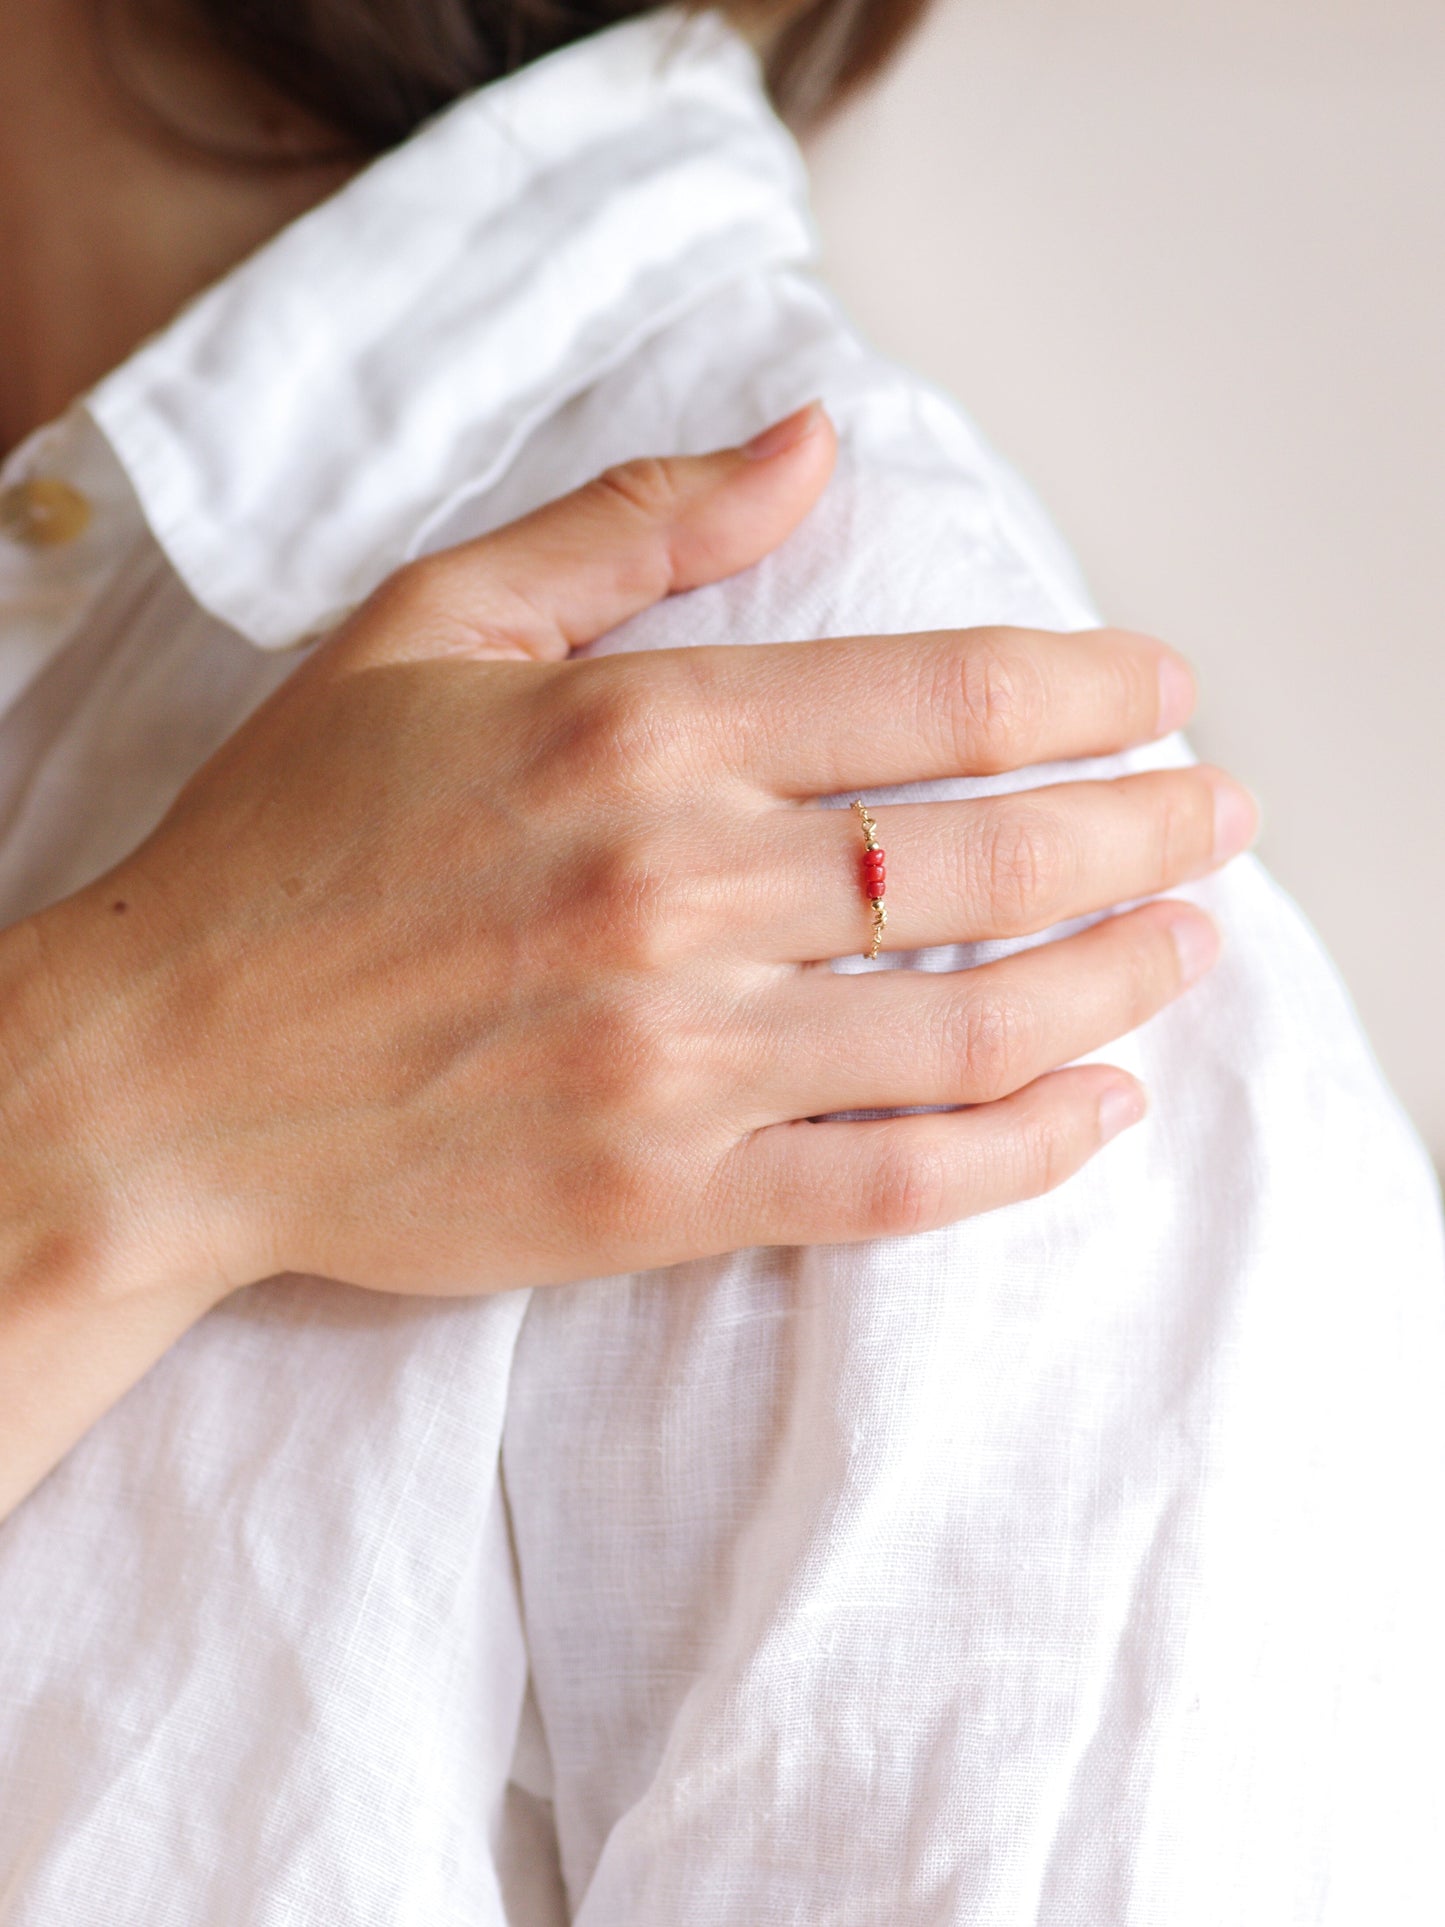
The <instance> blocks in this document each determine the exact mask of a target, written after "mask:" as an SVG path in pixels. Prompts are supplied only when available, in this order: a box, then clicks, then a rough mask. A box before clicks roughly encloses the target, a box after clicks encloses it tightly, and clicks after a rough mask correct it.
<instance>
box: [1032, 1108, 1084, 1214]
mask: <svg viewBox="0 0 1445 1927" xmlns="http://www.w3.org/2000/svg"><path fill="white" fill-rule="evenodd" d="M1021 1150H1022V1158H1021V1172H1020V1175H1021V1179H1022V1184H1023V1190H1022V1193H1021V1195H1022V1196H1024V1197H1033V1198H1036V1197H1042V1196H1043V1194H1044V1193H1045V1192H1046V1191H1056V1190H1057V1189H1058V1188H1059V1186H1060V1185H1061V1184H1062V1183H1063V1182H1064V1180H1065V1178H1068V1177H1071V1176H1072V1175H1073V1172H1074V1169H1075V1167H1076V1165H1077V1162H1078V1160H1077V1157H1076V1156H1075V1152H1074V1138H1073V1133H1072V1132H1071V1131H1070V1129H1069V1127H1068V1122H1067V1120H1066V1119H1065V1118H1064V1117H1062V1116H1061V1115H1060V1114H1059V1113H1058V1112H1056V1111H1043V1112H1041V1113H1039V1114H1038V1115H1036V1116H1035V1117H1033V1118H1031V1119H1030V1120H1029V1122H1028V1124H1027V1125H1026V1126H1025V1127H1024V1132H1023V1142H1022V1146H1021Z"/></svg>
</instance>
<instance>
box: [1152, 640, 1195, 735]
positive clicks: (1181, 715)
mask: <svg viewBox="0 0 1445 1927" xmlns="http://www.w3.org/2000/svg"><path fill="white" fill-rule="evenodd" d="M1193 714H1194V677H1193V674H1192V672H1191V671H1190V669H1189V666H1188V664H1187V663H1184V662H1181V661H1180V659H1179V658H1178V656H1171V655H1169V654H1168V653H1167V652H1166V653H1165V654H1164V655H1162V656H1161V657H1160V658H1159V734H1160V735H1161V736H1168V735H1170V734H1171V732H1172V731H1174V730H1176V729H1180V728H1182V727H1183V725H1184V724H1185V723H1187V722H1188V721H1189V718H1190V717H1191V716H1192V715H1193Z"/></svg>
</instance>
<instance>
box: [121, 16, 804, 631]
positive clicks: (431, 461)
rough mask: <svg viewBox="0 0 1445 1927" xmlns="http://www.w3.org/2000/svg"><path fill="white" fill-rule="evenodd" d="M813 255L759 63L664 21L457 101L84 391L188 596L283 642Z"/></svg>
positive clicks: (798, 182)
mask: <svg viewBox="0 0 1445 1927" xmlns="http://www.w3.org/2000/svg"><path fill="white" fill-rule="evenodd" d="M812 251H813V236H812V229H811V225H810V223H809V220H808V217H807V213H806V195H805V188H804V182H803V173H802V165H801V161H800V159H799V157H798V154H797V150H796V148H795V147H794V145H793V143H792V141H791V140H790V138H789V137H788V135H787V134H786V133H785V132H784V131H783V129H782V128H781V127H780V126H779V124H778V122H777V121H776V119H775V118H774V116H773V114H772V112H771V110H770V109H769V107H768V104H767V101H766V98H765V96H764V93H763V89H762V85H761V81H760V78H759V74H758V67H757V62H756V59H755V57H754V55H753V54H752V52H751V50H750V49H749V48H748V47H747V46H746V45H745V43H744V42H743V41H742V40H740V39H739V38H738V36H737V35H736V34H735V33H734V32H733V31H732V30H731V29H729V28H728V27H726V26H725V25H723V24H722V23H721V22H720V21H719V20H717V19H716V18H715V17H712V16H706V15H704V16H700V17H698V16H689V15H686V14H683V13H681V12H680V11H676V10H673V9H668V10H666V11H664V12H660V13H657V14H653V15H649V16H645V17H643V18H641V19H636V20H632V21H628V22H626V23H624V24H622V25H620V26H617V27H614V28H610V29H608V30H607V31H605V32H603V33H600V34H597V35H595V36H592V37H590V38H589V39H587V40H584V41H581V42H578V43H576V44H575V45H573V46H570V47H567V48H564V49H563V50H562V51H561V52H559V53H556V54H553V55H551V56H549V57H548V58H546V59H544V60H541V61H538V62H537V63H536V64H535V65H533V66H530V67H527V68H525V69H523V70H522V71H521V72H520V73H518V74H516V75H514V76H512V77H510V78H508V79H506V80H502V81H499V82H497V83H495V84H494V85H492V86H489V87H486V88H483V89H482V90H481V91H480V92H478V93H476V94H474V95H472V96H470V97H468V98H467V99H465V100H463V101H461V102H459V103H458V104H457V105H456V106H455V107H453V108H451V109H449V110H448V111H446V112H445V113H443V114H442V115H441V116H439V117H438V118H437V119H436V120H434V121H432V122H431V123H429V124H428V125H427V126H426V127H425V128H423V129H422V130H421V132H420V133H418V134H417V135H416V136H415V137H414V138H413V139H412V140H410V141H409V142H407V143H406V144H405V145H404V146H403V147H400V148H397V149H395V150H394V151H392V152H391V153H389V154H387V155H385V156H383V157H382V158H381V159H380V160H378V161H376V162H375V163H374V164H373V165H371V166H370V167H369V168H367V169H366V170H365V171H364V172H363V173H361V174H359V175H358V176H356V177H355V178H354V179H353V180H352V181H351V182H350V183H348V185H347V186H346V187H344V188H343V189H342V190H341V191H340V193H338V194H337V195H335V196H333V197H332V198H331V199H330V200H328V201H327V202H325V203H324V204H322V205H321V206H319V207H318V208H316V209H314V210H313V211H312V212H310V213H309V214H307V215H305V216H304V217H303V218H302V219H300V220H299V221H296V222H295V223H293V224H292V225H291V226H290V227H288V228H287V229H286V230H284V232H282V233H281V234H280V235H279V236H277V238H276V239H275V240H273V241H271V242H270V243H269V244H268V245H267V246H266V247H264V248H263V249H262V250H261V251H260V252H259V253H257V254H256V255H254V256H253V257H251V259H249V260H248V261H246V262H245V263H244V264H243V265H242V266H241V267H239V268H238V269H237V270H235V272H233V273H232V274H230V275H229V276H227V277H226V279H225V280H223V281H221V282H219V283H218V284H217V285H216V286H214V287H213V288H211V289H210V290H209V291H208V292H207V293H205V294H204V295H202V296H201V297H200V298H199V300H197V301H196V302H194V303H193V304H192V305H191V306H190V307H189V308H188V309H186V311H185V312H184V313H183V314H182V315H180V316H179V317H178V318H177V320H176V321H174V322H173V323H172V324H171V325H170V326H169V327H168V328H166V329H165V330H164V331H163V332H162V333H161V334H160V335H158V336H156V337H155V338H154V339H153V340H152V341H151V342H149V343H148V344H147V345H146V346H144V347H143V348H142V349H141V350H140V351H139V352H138V353H137V354H135V355H134V356H132V357H131V359H130V360H129V361H127V362H126V363H125V364H124V365H123V366H122V367H121V368H119V369H118V370H117V371H116V372H115V373H114V374H113V375H111V376H110V377H108V378H107V379H106V380H104V381H103V382H101V384H100V385H99V387H98V388H96V389H95V390H94V391H93V392H92V393H91V395H90V396H89V397H88V399H87V404H86V405H87V407H88V409H89V412H90V414H91V416H92V417H93V419H94V421H95V422H96V423H97V424H98V425H99V427H100V429H101V430H102V432H103V433H104V435H105V436H106V438H107V439H108V441H109V442H110V444H111V447H112V448H113V449H114V451H115V453H116V455H117V457H118V458H119V460H120V463H121V465H122V466H123V468H124V469H125V470H126V471H127V473H128V475H129V477H130V480H131V483H132V485H133V487H134V489H135V491H136V494H137V497H138V498H139V501H140V505H141V508H142V510H143V512H144V514H145V517H146V519H147V521H148V523H149V525H150V527H151V529H152V530H153V532H154V534H155V535H156V537H157V539H158V540H159V542H160V543H161V545H162V547H163V548H164V549H165V551H166V552H167V554H168V556H169V558H170V560H171V562H172V564H173V566H174V567H175V569H176V570H177V572H178V573H179V574H180V576H181V577H182V578H183V580H184V581H185V582H186V584H187V586H188V587H189V589H190V590H191V592H192V594H193V595H194V596H195V597H196V598H197V600H198V601H199V602H200V603H201V604H202V605H203V606H204V607H206V608H208V609H209V610H210V611H211V612H212V613H213V614H215V615H217V616H218V617H220V618H221V619H222V620H223V621H225V622H226V623H228V624H229V625H230V626H232V627H233V628H235V629H237V630H239V631H240V632H241V633H242V634H243V635H246V636H248V637H249V638H250V639H251V640H252V641H253V642H255V643H257V644H258V645H259V646H260V647H262V648H268V649H269V648H278V647H284V646H286V645H288V644H290V643H292V642H294V641H296V640H297V639H298V638H299V637H300V636H302V635H304V634H306V633H308V632H311V631H314V630H316V629H318V628H322V627H325V626H326V625H327V624H328V623H329V622H331V621H333V620H335V619H336V617H337V616H338V615H339V614H341V613H342V612H343V611H345V610H346V609H348V608H350V607H351V606H353V605H354V604H355V603H356V602H357V601H358V600H360V599H361V597H362V596H364V595H365V594H366V593H367V592H368V591H369V590H370V588H371V587H373V586H374V584H375V582H376V581H377V580H379V579H380V577H381V576H382V575H384V574H385V573H386V572H387V571H388V570H389V569H390V568H391V567H393V566H394V565H395V564H397V563H399V562H401V561H402V560H404V559H405V558H406V556H407V555H408V554H409V553H413V552H415V550H416V548H417V547H418V546H419V543H420V542H421V540H422V539H423V537H424V532H425V529H426V526H427V525H428V524H429V523H437V522H441V521H444V520H445V519H447V518H448V516H449V515H450V514H451V513H453V512H454V511H455V510H456V508H457V507H458V506H459V505H460V503H461V501H462V500H463V499H464V498H465V497H467V496H469V495H473V494H480V493H481V492H482V491H484V490H485V489H486V488H487V487H488V486H489V485H490V484H491V483H492V482H494V481H495V480H496V478H497V477H498V476H499V475H500V474H502V473H503V472H504V470H505V469H506V467H507V465H508V463H509V461H510V460H511V459H512V457H513V455H514V453H515V451H516V450H517V448H518V447H519V446H520V444H521V443H522V441H523V440H524V439H525V437H526V436H527V434H528V432H529V429H530V428H531V427H532V426H533V425H534V424H535V423H537V422H538V421H539V420H542V419H545V417H546V416H547V415H549V414H550V413H551V412H553V411H554V410H555V409H557V408H558V407H559V406H561V405H562V404H563V403H564V402H566V401H567V400H568V399H570V398H571V397H572V396H574V395H576V394H578V393H580V392H581V391H582V390H583V389H585V388H586V387H587V386H588V385H590V384H591V383H592V382H593V381H594V380H595V379H596V378H597V377H598V376H599V375H600V374H602V373H603V372H605V371H606V369H607V368H608V367H609V366H611V365H613V364H615V363H617V362H618V361H620V360H621V359H623V358H624V357H625V356H626V355H627V354H628V353H629V352H631V351H632V350H633V349H634V348H635V347H636V346H637V345H638V344H639V342H641V341H643V340H645V339H646V338H647V337H648V336H649V335H650V334H651V333H653V332H654V331H656V330H657V329H659V328H661V327H663V326H664V325H666V324H667V323H668V322H669V321H670V320H671V319H673V318H674V317H675V316H676V315H678V314H680V313H682V312H684V311H686V310H687V309H688V308H689V307H691V306H693V305H694V304H695V303H697V302H698V301H700V300H701V299H703V298H704V297H705V295H706V294H707V293H708V292H709V290H710V289H712V288H714V287H716V286H717V285H718V284H719V283H720V282H723V281H725V280H729V279H732V278H734V277H736V276H738V275H740V274H744V273H747V272H749V271H751V270H753V269H755V268H757V267H759V266H761V265H763V264H765V263H767V262H770V261H780V260H799V259H803V258H806V257H807V256H808V255H809V254H811V253H812Z"/></svg>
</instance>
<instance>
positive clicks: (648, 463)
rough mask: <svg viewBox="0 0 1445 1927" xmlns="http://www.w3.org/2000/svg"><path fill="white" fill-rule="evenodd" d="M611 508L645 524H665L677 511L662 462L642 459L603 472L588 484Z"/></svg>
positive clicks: (649, 458)
mask: <svg viewBox="0 0 1445 1927" xmlns="http://www.w3.org/2000/svg"><path fill="white" fill-rule="evenodd" d="M591 486H592V487H593V488H594V489H595V490H596V491H597V493H598V496H599V498H600V499H601V500H602V501H603V502H605V503H607V504H608V505H609V506H610V507H613V508H616V507H619V506H620V507H621V508H622V509H623V511H624V512H625V513H627V514H628V515H635V516H638V517H640V518H641V519H642V520H644V521H647V522H667V521H669V520H671V518H672V516H673V515H674V513H675V512H676V508H677V489H676V487H675V485H674V483H673V479H672V472H671V470H670V468H669V466H668V464H667V463H666V462H665V461H662V460H660V459H659V458H658V457H656V456H650V455H644V456H639V457H638V458H637V459H635V460H633V461H630V462H620V463H618V464H617V466H616V467H615V468H609V469H605V470H604V471H603V473H602V474H601V475H599V476H598V477H597V479H596V480H595V481H594V482H593V483H592V484H591Z"/></svg>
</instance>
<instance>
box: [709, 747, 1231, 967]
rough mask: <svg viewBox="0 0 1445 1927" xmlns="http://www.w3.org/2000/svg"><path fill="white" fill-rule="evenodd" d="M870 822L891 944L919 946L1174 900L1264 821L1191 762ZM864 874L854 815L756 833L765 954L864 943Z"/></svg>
mask: <svg viewBox="0 0 1445 1927" xmlns="http://www.w3.org/2000/svg"><path fill="white" fill-rule="evenodd" d="M875 819H876V822H877V833H876V834H877V841H878V843H879V844H880V845H881V846H882V847H883V848H884V850H885V851H886V855H887V883H886V885H885V889H886V895H885V898H884V901H885V903H886V905H887V909H888V923H887V926H886V928H885V930H884V933H883V948H884V949H886V950H915V949H921V948H923V947H925V946H926V945H929V944H942V943H972V942H977V941H980V940H982V939H985V938H999V937H1020V936H1028V935H1031V934H1033V933H1034V932H1036V931H1039V930H1047V929H1048V928H1049V927H1050V926H1051V925H1053V924H1056V923H1062V922H1065V921H1066V920H1067V919H1068V918H1070V917H1077V916H1086V915H1088V914H1089V913H1090V912H1093V911H1098V910H1105V909H1108V908H1110V907H1111V906H1112V905H1114V904H1117V903H1127V902H1129V901H1131V900H1132V899H1134V898H1138V897H1147V896H1154V895H1157V894H1158V893H1159V892H1160V891H1163V890H1172V889H1174V888H1175V887H1176V886H1177V885H1179V884H1181V883H1187V882H1190V881H1192V880H1193V879H1195V878H1197V877H1201V876H1204V875H1206V874H1207V873H1208V872H1209V871H1210V870H1212V869H1214V868H1216V867H1217V866H1218V865H1219V864H1221V863H1224V862H1226V861H1227V860H1228V859H1229V858H1230V857H1232V856H1235V855H1237V854H1238V853H1239V852H1240V851H1241V850H1243V849H1245V848H1246V847H1247V846H1248V844H1249V843H1250V842H1251V841H1252V840H1253V837H1254V834H1255V829H1256V826H1257V821H1258V814H1257V811H1256V809H1255V805H1254V802H1253V800H1252V799H1251V797H1250V795H1249V793H1248V791H1247V790H1244V789H1242V788H1241V787H1240V785H1239V784H1238V783H1235V782H1234V781H1233V780H1232V779H1231V778H1229V777H1228V776H1226V775H1224V773H1223V772H1222V771H1220V770H1215V769H1210V768H1208V767H1203V766H1193V767H1190V768H1187V769H1176V770H1153V771H1149V772H1147V773H1146V774H1143V775H1139V776H1126V777H1121V778H1118V779H1116V780H1114V781H1111V782H1080V783H1059V784H1055V785H1052V786H1050V787H1048V788H1044V789H1031V790H1021V791H1018V792H1016V793H1014V794H1013V795H1008V796H991V797H981V798H976V799H973V800H970V801H966V802H939V803H902V804H895V805H893V806H891V807H884V808H880V809H878V810H877V811H876V812H875ZM863 865H864V847H863V839H862V836H861V833H860V828H859V822H858V817H857V815H856V814H855V813H854V812H852V811H844V810H835V809H813V810H781V811H778V812H776V813H775V814H771V815H770V816H769V817H768V818H766V819H765V820H764V821H763V822H762V823H760V824H758V825H757V826H756V827H755V829H754V831H753V833H752V834H751V835H750V836H749V838H748V840H747V869H746V872H745V873H740V878H739V881H740V884H742V886H743V887H744V888H745V889H746V890H747V892H748V898H749V902H750V904H751V905H758V904H761V905H762V906H763V907H764V915H765V919H766V920H765V921H764V922H763V923H762V925H761V927H760V928H759V929H758V932H757V936H756V938H755V939H754V941H755V943H756V946H757V948H756V950H755V951H754V954H755V955H760V956H761V957H762V958H764V959H765V960H767V961H769V962H791V963H803V962H809V961H814V960H817V959H819V958H824V957H838V956H845V955H846V954H847V953H848V952H849V951H852V950H863V949H866V947H867V945H868V942H869V930H870V919H871V912H870V910H869V906H868V902H867V894H868V886H867V885H866V884H865V872H864V867H863ZM760 884H761V885H762V890H761V893H760V892H759V885H760ZM750 947H751V946H750Z"/></svg>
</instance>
